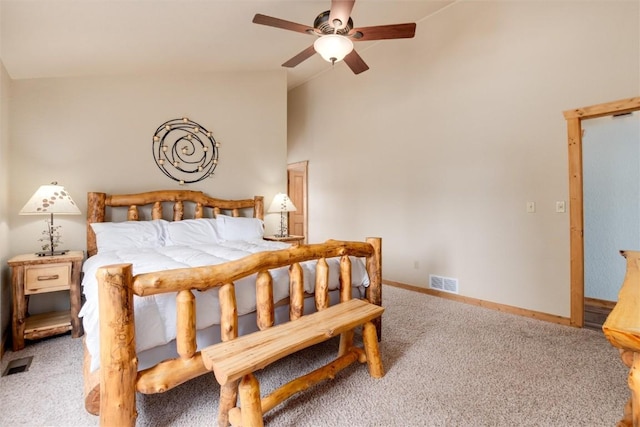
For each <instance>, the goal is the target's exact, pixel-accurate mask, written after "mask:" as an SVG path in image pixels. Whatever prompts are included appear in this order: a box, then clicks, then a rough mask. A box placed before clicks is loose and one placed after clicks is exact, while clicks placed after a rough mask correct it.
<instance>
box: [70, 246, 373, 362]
mask: <svg viewBox="0 0 640 427" xmlns="http://www.w3.org/2000/svg"><path fill="white" fill-rule="evenodd" d="M287 247H289V245H288V244H286V243H280V242H270V241H265V240H253V241H222V242H219V243H216V244H206V245H205V244H199V245H192V246H177V245H172V246H162V247H154V248H131V249H123V248H121V249H115V250H110V251H104V252H100V253H99V254H97V255H95V256H92V257H90V258H89V259H88V260H87V261H86V262H85V263H84V265H83V272H84V278H83V283H82V284H83V293H84V295H85V297H86V302H85V303H84V305H83V307H82V309H81V311H80V316H81V317H82V318H83V325H84V330H85V334H86V345H87V349H88V351H89V353H90V354H91V359H92V364H91V370H92V371H93V370H95V369H97V368H98V367H99V354H100V338H99V328H100V326H99V319H98V287H97V280H96V272H97V270H98V268H99V267H100V266H103V265H109V264H120V263H131V264H133V274H134V275H136V274H141V273H148V272H153V271H160V270H170V269H175V268H185V267H199V266H204V265H213V264H220V263H223V262H226V261H231V260H236V259H239V258H242V257H244V256H247V255H250V254H252V253H256V252H263V251H269V250H277V249H283V248H287ZM327 263H328V264H329V283H330V289H337V288H338V286H339V280H338V277H339V258H333V259H328V260H327ZM301 266H302V268H303V272H304V285H305V291H306V292H308V293H313V291H314V286H315V261H309V262H306V263H303V264H301ZM271 274H272V276H273V294H274V300H275V301H279V300H282V299H284V298H286V297H288V295H289V272H288V268H280V269H277V270H273V271H271ZM235 285H236V286H235V290H236V300H237V304H238V315H242V314H246V313H250V312H252V311H254V310H255V276H252V277H248V278H245V279H242V280H240V281H238V282H236V283H235ZM352 285H353V287H366V286H368V285H369V279H368V276H367V272H366V269H365V265H364V262H363V260H360V259H356V258H353V259H352ZM194 295H195V297H196V327H197V329H198V330H201V329H204V328H207V327H209V326H211V325H215V324H218V323H219V320H220V313H219V308H218V290H217V289H213V290H210V291H206V292H194ZM134 308H135V320H136V349H137V351H138V352H142V351H144V350H147V349H151V348H153V347H157V346H161V345H164V344H166V343H169V342H170V341H172V340H173V339H175V337H176V304H175V293H168V294H159V295H152V296H147V297H138V296H134Z"/></svg>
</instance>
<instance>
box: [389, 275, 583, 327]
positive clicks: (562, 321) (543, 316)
mask: <svg viewBox="0 0 640 427" xmlns="http://www.w3.org/2000/svg"><path fill="white" fill-rule="evenodd" d="M382 283H384V284H385V285H389V286H394V287H396V288H402V289H406V290H409V291H414V292H420V293H423V294H427V295H432V296H436V297H440V298H446V299H450V300H453V301H457V302H462V303H465V304H470V305H475V306H479V307H484V308H489V309H491V310H496V311H501V312H503V313H509V314H515V315H518V316H523V317H530V318H532V319H536V320H543V321H545V322H550V323H557V324H559V325H564V326H574V325H571V319H569V318H568V317H562V316H556V315H554V314H548V313H542V312H539V311H534V310H527V309H524V308H519V307H514V306H511V305H505V304H498V303H495V302H490V301H484V300H480V299H476V298H470V297H465V296H461V295H456V294H451V293H448V292H442V291H438V290H435V289H429V288H423V287H420V286H414V285H408V284H406V283H401V282H395V281H393V280H384V279H383V280H382Z"/></svg>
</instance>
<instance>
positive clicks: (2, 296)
mask: <svg viewBox="0 0 640 427" xmlns="http://www.w3.org/2000/svg"><path fill="white" fill-rule="evenodd" d="M9 82H10V79H9V75H8V74H7V70H5V68H4V65H3V64H2V60H1V59H0V343H2V342H4V341H5V339H6V338H8V337H9V336H10V335H11V331H10V329H9V324H10V321H11V281H10V278H9V268H8V267H7V260H8V259H9V258H10V256H9V252H10V246H9V179H8V178H9V165H10V162H9V155H8V153H9V89H10V86H9ZM5 334H6V335H5ZM0 353H1V351H0Z"/></svg>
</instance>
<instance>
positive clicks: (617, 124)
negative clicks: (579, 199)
mask: <svg viewBox="0 0 640 427" xmlns="http://www.w3.org/2000/svg"><path fill="white" fill-rule="evenodd" d="M582 128H583V129H584V136H583V138H582V169H583V177H584V178H583V200H584V294H585V296H586V297H589V298H596V299H601V300H606V301H617V300H618V292H619V291H620V286H621V285H622V282H623V281H624V277H625V274H626V271H627V262H626V260H625V259H624V258H623V257H622V256H621V255H620V250H636V251H637V250H640V168H639V167H638V165H639V163H640V112H638V111H636V112H634V113H633V114H631V115H624V116H619V117H612V116H607V117H600V118H596V119H589V120H585V121H583V122H582Z"/></svg>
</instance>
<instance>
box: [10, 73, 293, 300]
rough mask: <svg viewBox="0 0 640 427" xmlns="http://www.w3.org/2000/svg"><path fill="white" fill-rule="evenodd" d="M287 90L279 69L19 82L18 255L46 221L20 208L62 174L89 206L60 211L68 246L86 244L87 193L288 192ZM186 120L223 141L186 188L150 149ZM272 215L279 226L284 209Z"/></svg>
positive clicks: (15, 104) (15, 122)
mask: <svg viewBox="0 0 640 427" xmlns="http://www.w3.org/2000/svg"><path fill="white" fill-rule="evenodd" d="M286 90H287V89H286V75H285V72H284V71H280V70H278V71H273V72H245V73H203V74H190V75H175V76H161V75H158V76H138V77H103V78H97V77H95V78H92V77H86V78H60V79H30V80H14V81H12V87H11V91H12V98H11V102H10V114H11V129H10V133H9V138H10V159H11V167H10V174H9V179H10V182H11V189H10V190H11V191H10V194H9V206H11V209H10V211H9V212H8V217H9V221H10V238H11V248H10V254H11V255H15V254H19V253H28V252H35V251H37V250H40V249H39V245H38V244H39V242H38V241H37V240H38V238H40V233H41V231H42V230H43V229H44V226H45V223H44V220H45V218H44V217H37V216H19V215H18V211H19V210H20V208H21V207H22V206H23V205H24V203H25V202H26V201H27V200H28V199H29V197H31V195H32V194H33V193H34V192H35V190H36V189H37V188H38V186H39V185H41V184H46V183H49V182H51V181H54V180H55V181H58V183H60V184H62V185H64V186H65V187H66V189H67V190H68V191H69V192H70V194H71V196H72V197H73V199H74V200H75V201H76V203H77V204H78V206H79V208H80V210H81V211H82V213H83V215H81V216H64V217H62V216H60V217H57V218H56V222H57V223H58V224H60V225H62V234H63V239H62V240H63V241H64V245H62V246H63V247H66V248H71V249H85V248H86V242H85V238H86V230H85V215H86V193H87V192H88V191H104V192H107V193H109V192H115V193H129V192H140V191H149V190H158V189H178V188H186V189H191V190H202V191H205V192H206V193H207V194H210V195H213V196H214V197H219V198H252V197H253V196H254V195H263V196H265V200H266V201H265V203H269V201H270V199H271V198H272V197H273V196H274V195H275V194H276V193H277V192H279V191H284V190H285V189H286V182H287V181H286V179H287V175H286V137H287V136H286V131H287V130H286V120H287V118H286V106H287V99H286ZM181 117H189V118H190V119H192V120H194V121H195V122H197V123H199V124H201V125H202V126H204V127H205V128H207V129H208V130H211V131H213V135H214V137H215V138H216V140H218V141H220V142H221V143H222V146H221V147H220V156H219V159H220V161H219V164H218V167H217V168H216V171H215V176H214V177H213V178H211V179H207V180H204V181H200V182H198V183H196V184H191V185H188V186H185V187H180V186H179V185H178V184H177V183H176V182H175V181H173V180H171V179H169V178H168V177H166V176H165V175H164V174H163V173H162V172H161V171H160V170H159V169H158V167H157V166H156V164H155V161H154V159H153V153H152V149H151V147H152V137H153V135H154V132H155V130H156V128H157V127H158V126H159V125H160V124H162V123H163V122H165V121H167V120H170V119H176V118H181ZM266 220H267V221H266V222H267V232H275V230H276V227H277V222H278V218H277V217H276V215H268V216H267V218H266ZM32 300H33V298H32ZM32 302H33V301H32ZM34 303H35V304H36V309H35V310H34V312H37V311H40V310H39V309H38V306H37V302H34Z"/></svg>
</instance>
